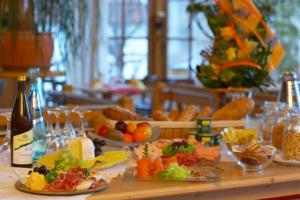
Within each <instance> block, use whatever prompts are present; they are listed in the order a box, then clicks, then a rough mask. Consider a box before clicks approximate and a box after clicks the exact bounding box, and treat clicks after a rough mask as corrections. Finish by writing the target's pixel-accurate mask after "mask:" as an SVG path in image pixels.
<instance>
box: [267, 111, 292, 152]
mask: <svg viewBox="0 0 300 200" xmlns="http://www.w3.org/2000/svg"><path fill="white" fill-rule="evenodd" d="M273 115H274V117H275V120H274V122H273V125H272V129H271V130H272V132H271V133H272V135H271V137H272V145H273V146H274V147H276V148H277V149H278V150H281V149H282V137H283V133H284V130H285V126H286V124H287V122H288V121H289V118H290V114H289V112H286V111H278V112H274V113H273Z"/></svg>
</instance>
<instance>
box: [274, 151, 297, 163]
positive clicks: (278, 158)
mask: <svg viewBox="0 0 300 200" xmlns="http://www.w3.org/2000/svg"><path fill="white" fill-rule="evenodd" d="M274 162H276V163H279V164H283V165H290V166H300V161H298V160H295V159H292V160H284V159H283V158H282V156H281V154H279V153H278V154H276V155H275V157H274Z"/></svg>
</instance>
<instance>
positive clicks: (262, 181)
mask: <svg viewBox="0 0 300 200" xmlns="http://www.w3.org/2000/svg"><path fill="white" fill-rule="evenodd" d="M220 166H221V167H222V168H223V169H224V171H225V172H224V173H223V174H222V181H221V182H215V183H195V182H194V183H186V182H164V181H125V180H123V178H122V177H118V178H115V179H113V180H112V182H111V183H110V184H109V186H108V188H107V189H106V190H104V191H101V192H97V193H94V194H90V195H78V196H72V197H55V199H76V200H81V199H87V200H102V199H105V200H110V199H113V200H115V199H170V198H171V199H172V200H173V199H192V198H190V197H189V196H188V195H196V196H194V198H195V197H196V198H198V199H199V195H200V196H201V195H204V196H203V197H202V196H201V199H219V198H217V193H218V192H222V191H225V192H223V193H222V194H221V195H223V196H221V197H222V198H221V199H231V200H232V199H241V196H243V195H244V194H245V190H247V191H248V193H246V195H248V196H243V200H245V199H257V198H267V197H274V196H284V195H291V194H298V193H299V189H300V168H299V167H292V166H282V165H278V164H272V165H271V166H270V167H269V168H267V169H266V170H265V171H264V173H245V172H243V171H242V170H241V169H240V168H239V167H238V166H237V165H236V164H235V163H233V162H229V161H224V162H221V163H220ZM7 170H10V169H7V168H6V169H5V168H3V167H2V168H1V167H0V177H2V176H4V178H3V177H2V178H1V180H2V181H0V186H1V187H0V197H1V199H9V200H12V199H28V200H35V199H43V200H45V199H49V200H50V199H53V197H49V196H40V195H32V194H26V193H22V192H20V191H17V190H16V189H15V188H14V181H16V180H17V179H16V178H8V180H7V181H6V182H3V180H5V176H10V175H9V174H8V173H7V172H8V171H7ZM6 171H7V172H6ZM259 187H260V188H259ZM274 188H275V189H274ZM226 191H227V193H226ZM249 193H250V194H251V196H249ZM205 194H206V196H205ZM207 194H209V195H213V197H211V196H210V197H207ZM225 195H227V196H225ZM234 195H237V197H236V196H234ZM219 196H220V195H219ZM196 198H195V199H196Z"/></svg>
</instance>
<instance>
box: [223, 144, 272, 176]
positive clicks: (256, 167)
mask: <svg viewBox="0 0 300 200" xmlns="http://www.w3.org/2000/svg"><path fill="white" fill-rule="evenodd" d="M228 150H229V149H228ZM229 151H231V152H230V153H231V155H232V157H233V160H234V161H235V162H236V163H237V164H238V165H239V166H240V167H242V168H243V170H245V171H248V172H255V171H261V170H264V169H265V168H266V167H267V166H268V165H270V164H271V163H272V161H273V159H274V156H275V153H276V148H275V147H273V146H270V145H261V144H259V143H249V144H247V145H234V146H232V149H231V150H229Z"/></svg>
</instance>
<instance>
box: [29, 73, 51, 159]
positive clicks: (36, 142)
mask: <svg viewBox="0 0 300 200" xmlns="http://www.w3.org/2000/svg"><path fill="white" fill-rule="evenodd" d="M39 72H40V70H39V68H30V69H29V77H30V95H29V102H30V103H29V104H30V108H31V115H32V121H33V147H32V148H33V149H32V150H33V161H36V160H37V159H38V158H39V157H42V156H43V155H44V154H45V152H46V147H47V143H46V126H45V122H44V117H43V109H42V103H41V98H40V94H39V90H38V86H37V83H38V78H39Z"/></svg>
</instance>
